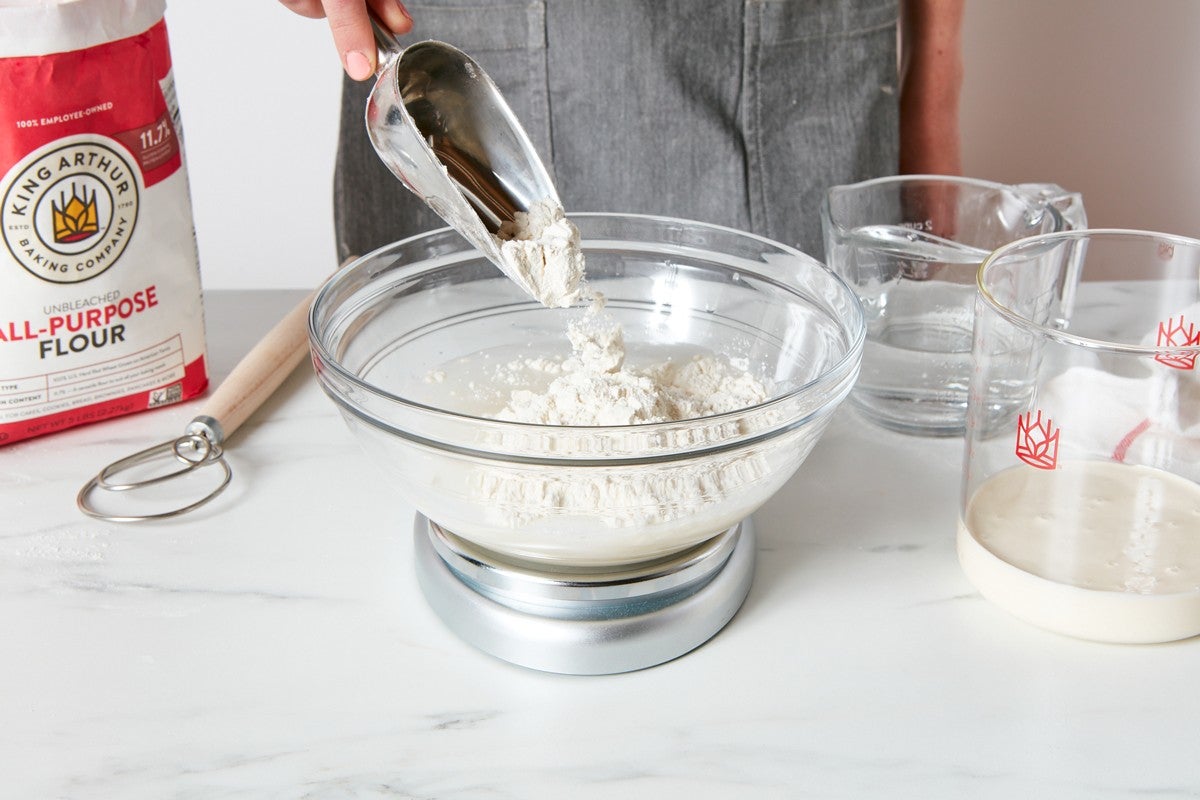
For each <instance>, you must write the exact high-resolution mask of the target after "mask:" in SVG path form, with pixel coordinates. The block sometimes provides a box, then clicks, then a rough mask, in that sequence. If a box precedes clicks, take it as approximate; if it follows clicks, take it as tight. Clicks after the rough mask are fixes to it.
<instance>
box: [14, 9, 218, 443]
mask: <svg viewBox="0 0 1200 800" xmlns="http://www.w3.org/2000/svg"><path fill="white" fill-rule="evenodd" d="M164 10H165V2H164V0H0V175H2V176H3V179H0V201H2V202H0V239H2V240H3V241H2V242H0V445H5V444H11V443H13V442H16V441H20V440H22V439H26V438H29V437H31V436H38V435H40V434H44V433H51V432H54V431H59V430H63V429H65V428H69V427H72V426H74V425H81V424H84V423H87V422H95V421H97V420H101V419H106V418H108V417H114V416H117V415H120V414H129V413H132V412H135V411H142V410H144V409H148V408H156V407H158V406H163V405H167V404H169V403H176V402H179V401H180V400H184V399H186V398H188V397H191V396H193V395H195V394H198V393H199V392H201V391H203V389H204V387H205V386H206V385H207V383H208V375H207V371H206V368H205V357H204V355H205V353H204V313H203V307H202V305H201V295H200V273H199V265H198V263H197V257H196V238H195V229H194V227H193V223H192V206H191V199H190V197H189V194H188V180H187V172H186V168H185V164H184V158H183V145H182V142H181V140H180V128H179V107H178V104H177V102H176V99H175V87H174V79H173V77H172V74H171V57H170V51H169V48H168V43H167V29H166V24H165V22H164V21H163V12H164Z"/></svg>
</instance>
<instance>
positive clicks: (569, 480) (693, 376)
mask: <svg viewBox="0 0 1200 800" xmlns="http://www.w3.org/2000/svg"><path fill="white" fill-rule="evenodd" d="M500 238H501V239H502V240H503V241H502V245H501V251H502V253H503V254H504V256H505V258H506V260H508V262H509V265H510V266H511V267H513V268H514V270H515V271H516V272H517V273H518V274H519V275H521V276H522V277H523V278H525V279H526V280H527V282H528V284H529V286H530V287H531V288H532V289H533V293H534V295H535V297H537V299H538V300H539V301H540V302H542V303H543V304H544V305H547V306H552V307H565V306H570V305H573V304H574V303H576V302H578V301H580V300H584V299H590V300H591V304H590V306H589V307H588V308H587V309H586V310H585V311H583V313H582V315H581V316H580V317H579V318H577V319H576V320H574V321H572V322H571V323H569V324H568V326H567V331H566V337H567V339H568V340H569V341H570V344H571V353H570V355H566V356H547V355H540V354H539V355H536V356H534V357H531V358H517V359H511V360H508V361H505V362H504V363H501V364H497V365H495V366H494V368H493V369H492V371H491V373H490V377H489V378H488V379H487V380H486V381H485V383H486V384H488V386H487V389H488V390H495V389H502V387H513V386H522V385H525V384H528V383H529V376H531V375H536V376H538V378H539V379H540V380H539V381H535V383H538V384H539V385H537V386H536V387H534V388H516V389H510V390H508V392H507V397H506V398H504V399H503V400H502V402H503V407H502V408H499V409H498V410H496V411H494V412H492V413H488V414H487V416H492V417H494V418H496V419H500V420H506V421H512V422H520V423H525V424H533V425H554V426H576V427H577V426H628V425H641V424H647V423H663V422H678V421H682V420H691V419H697V418H702V417H711V416H714V415H721V414H727V413H729V412H733V411H737V410H739V409H744V408H748V407H751V406H754V405H757V404H759V403H762V402H764V401H765V400H767V399H768V397H769V394H768V391H767V388H766V386H764V385H763V383H762V382H761V381H759V380H758V379H757V378H755V377H754V376H753V375H751V374H750V373H749V372H747V371H746V370H745V369H739V368H737V367H735V366H734V365H733V364H732V363H730V362H729V361H728V360H727V359H724V358H721V357H719V356H717V355H715V354H709V353H697V354H693V352H692V351H690V350H688V351H684V350H682V349H681V350H680V352H679V354H678V355H676V356H675V357H665V358H658V359H656V360H653V361H650V362H649V363H645V364H640V365H636V366H635V365H630V364H628V363H626V348H625V342H624V333H623V330H622V328H621V325H620V324H619V323H618V321H617V320H616V319H615V318H614V317H613V316H612V315H611V314H609V313H608V312H607V311H606V310H605V306H604V297H603V296H602V295H600V294H599V293H598V292H593V291H591V290H590V288H589V287H588V286H587V282H586V280H585V275H584V260H583V255H582V253H581V251H580V249H579V233H578V230H577V229H576V228H575V226H574V225H572V224H571V223H570V221H569V220H567V219H566V217H565V215H564V214H563V211H562V208H561V207H559V206H557V204H555V203H553V202H552V201H543V202H542V203H538V204H535V205H534V206H533V207H532V208H531V209H530V210H529V212H528V213H527V214H519V215H518V216H517V219H516V220H515V221H514V222H513V223H511V224H510V225H506V226H505V228H503V229H502V230H501V235H500ZM447 366H449V365H447ZM445 380H446V371H445V369H443V370H438V371H436V372H435V373H430V375H429V376H427V378H426V381H427V382H428V383H442V382H444V381H445ZM470 388H471V389H474V390H475V393H478V390H479V388H481V387H478V386H476V385H475V384H474V383H472V384H471V387H470ZM743 433H745V431H744V430H742V427H741V424H740V422H739V421H738V420H733V421H722V422H720V423H719V424H713V425H703V426H697V430H695V431H693V430H689V431H688V432H687V437H688V441H687V444H688V445H691V446H697V445H699V446H701V447H702V446H703V445H705V444H709V443H711V444H717V443H720V442H721V441H725V440H728V438H730V437H737V436H740V435H742V434H743ZM709 438H711V439H712V441H711V442H710V441H707V439H709ZM547 441H548V442H551V443H552V444H548V447H553V446H555V445H557V444H558V443H556V442H554V437H553V436H550V437H548V439H547ZM689 449H690V448H689ZM548 454H549V453H548ZM768 467H769V462H768V459H767V458H766V456H765V455H764V454H763V453H762V452H760V451H757V450H753V449H752V450H749V451H743V450H735V451H733V452H730V453H725V454H721V455H713V454H711V453H709V454H700V455H697V456H694V457H692V458H690V459H686V458H681V459H669V460H658V461H655V460H649V459H648V463H647V464H645V465H632V466H629V465H627V466H619V467H613V468H598V467H588V468H570V467H568V468H562V467H550V466H532V465H514V466H512V467H509V466H507V465H502V464H501V463H500V462H491V463H486V464H479V465H478V466H477V467H476V468H475V469H474V470H473V473H472V478H471V480H470V487H471V489H470V491H471V494H472V495H473V497H474V498H475V500H476V501H477V502H478V503H479V504H480V506H481V507H483V508H485V509H486V513H487V514H488V515H489V516H491V517H493V521H494V522H495V523H497V524H498V526H499V527H502V528H507V529H510V530H511V529H514V528H521V529H526V528H527V527H528V526H530V525H531V524H534V523H540V522H550V523H552V524H553V525H554V526H556V528H555V529H556V531H558V532H559V533H560V534H561V535H564V536H565V535H568V530H569V529H570V528H571V527H572V526H570V525H569V524H567V522H566V520H567V519H568V518H577V519H580V520H588V521H589V527H590V525H594V523H595V522H596V521H597V520H599V521H600V522H601V523H602V524H603V525H604V526H605V527H607V528H610V529H612V528H624V529H627V530H628V529H633V530H636V531H637V533H636V534H633V533H632V532H631V534H630V535H633V536H635V539H633V540H630V542H635V541H636V539H637V538H638V537H641V536H644V535H648V536H651V537H652V538H653V539H655V540H656V541H658V544H660V545H662V546H665V547H678V546H684V545H686V544H688V543H691V542H694V541H698V537H699V538H703V537H704V536H705V535H708V534H714V533H716V532H718V531H719V530H721V529H722V526H726V525H729V524H732V523H734V522H736V521H737V520H738V519H740V518H741V516H742V515H744V513H746V508H747V507H751V508H752V507H753V505H757V504H758V503H759V502H761V501H762V500H764V499H765V498H766V497H767V496H769V494H770V492H772V491H774V489H775V488H777V487H775V486H773V485H771V484H772V483H773V482H772V481H771V480H769V476H770V475H771V472H772V471H771V470H770V469H768ZM760 494H761V495H762V497H759V495H760ZM749 504H753V505H749ZM581 530H582V529H581ZM527 532H528V531H527ZM659 540H661V541H659ZM594 546H595V547H596V548H598V549H597V550H596V551H595V552H597V553H599V552H600V550H603V549H604V548H609V549H617V548H621V547H626V548H633V549H637V548H638V547H644V546H645V543H644V541H643V542H641V543H639V544H637V545H633V544H630V543H629V542H625V541H624V540H613V541H609V542H605V543H604V545H603V546H601V545H600V543H598V542H596V543H594ZM631 552H632V550H631Z"/></svg>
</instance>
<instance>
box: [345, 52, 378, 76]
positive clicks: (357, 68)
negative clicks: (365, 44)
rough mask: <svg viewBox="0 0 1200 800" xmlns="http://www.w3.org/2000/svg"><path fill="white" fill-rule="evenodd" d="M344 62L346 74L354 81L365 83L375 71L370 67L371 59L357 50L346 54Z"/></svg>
mask: <svg viewBox="0 0 1200 800" xmlns="http://www.w3.org/2000/svg"><path fill="white" fill-rule="evenodd" d="M345 62H346V74H347V75H349V76H350V77H351V78H353V79H354V80H356V81H365V80H366V79H367V78H369V77H371V76H372V75H373V74H375V69H374V67H372V66H371V59H369V58H367V57H366V56H364V55H363V54H362V53H360V52H358V51H357V50H351V51H350V52H348V53H346V56H345Z"/></svg>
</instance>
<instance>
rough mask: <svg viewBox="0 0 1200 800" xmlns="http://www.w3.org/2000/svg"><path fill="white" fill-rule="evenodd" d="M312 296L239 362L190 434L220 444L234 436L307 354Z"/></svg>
mask: <svg viewBox="0 0 1200 800" xmlns="http://www.w3.org/2000/svg"><path fill="white" fill-rule="evenodd" d="M315 296H316V292H312V293H311V294H309V295H308V296H307V297H305V298H304V300H303V301H301V302H300V304H299V305H297V306H296V307H295V308H293V309H292V310H291V311H289V312H288V313H287V316H285V317H284V318H283V319H281V320H280V321H279V322H278V323H276V324H275V327H273V328H271V330H270V331H269V332H268V333H267V335H266V336H264V337H263V338H262V339H260V340H259V342H258V344H256V345H254V348H253V349H252V350H251V351H250V352H249V353H247V354H246V356H245V357H244V358H243V359H242V360H241V361H239V362H238V365H237V366H236V367H234V368H233V371H232V372H231V373H229V377H227V378H226V379H225V380H224V381H222V382H221V385H220V386H218V387H217V390H216V391H215V392H213V394H212V396H211V397H209V399H208V401H207V402H206V403H205V404H204V406H203V408H202V409H201V411H200V414H199V416H197V417H196V419H195V420H193V421H192V424H191V425H189V426H188V432H189V433H190V432H202V433H204V435H206V436H207V437H209V439H210V440H212V441H213V444H221V443H222V442H223V441H224V440H225V439H228V438H229V437H230V436H232V435H233V432H234V431H236V430H237V429H238V428H239V427H241V424H242V423H243V422H245V421H246V419H247V418H248V417H249V416H250V415H251V414H253V413H254V412H255V411H256V410H257V409H258V407H259V406H261V405H262V404H263V402H264V401H266V399H267V398H268V397H270V396H271V394H272V393H273V392H274V391H275V390H276V389H278V388H279V384H281V383H283V381H284V379H285V378H287V376H288V375H290V374H291V373H292V370H294V369H295V368H296V365H297V364H299V363H300V361H301V359H303V358H304V356H305V354H306V353H308V310H309V308H310V307H311V306H312V301H313V298H314V297H315Z"/></svg>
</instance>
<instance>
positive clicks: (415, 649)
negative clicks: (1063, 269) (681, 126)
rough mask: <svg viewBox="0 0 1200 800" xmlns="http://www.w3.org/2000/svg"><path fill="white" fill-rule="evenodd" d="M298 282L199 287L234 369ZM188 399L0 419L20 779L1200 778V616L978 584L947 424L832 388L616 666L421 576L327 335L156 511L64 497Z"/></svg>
mask: <svg viewBox="0 0 1200 800" xmlns="http://www.w3.org/2000/svg"><path fill="white" fill-rule="evenodd" d="M299 298H300V295H299V294H297V293H288V292H212V293H210V294H209V296H208V298H207V307H208V323H209V356H210V361H211V367H212V372H213V378H214V381H215V382H219V381H220V379H221V378H223V377H224V376H225V375H226V374H227V373H228V372H229V370H230V369H231V368H232V367H233V365H234V364H235V363H236V362H237V360H238V359H239V358H240V357H241V356H242V355H243V354H244V352H245V351H246V350H247V349H248V348H249V347H250V346H251V345H252V343H253V342H254V341H256V340H257V338H258V337H259V336H260V335H261V334H262V333H263V332H264V331H265V330H266V329H268V328H269V327H270V326H271V325H272V324H273V323H274V321H275V320H276V319H277V318H278V317H280V316H282V314H283V313H284V312H285V311H286V310H287V309H288V308H290V307H291V305H292V304H294V303H295V302H296V301H297V300H299ZM198 408H199V402H190V403H186V404H183V405H180V406H176V407H171V408H168V409H163V410H160V411H156V412H152V413H146V414H140V415H135V416H133V417H126V418H122V419H118V420H113V421H109V422H105V423H101V424H98V425H92V426H88V427H84V428H78V429H75V430H72V431H68V432H65V433H61V434H57V435H54V436H51V437H45V438H42V439H35V440H32V441H28V442H24V443H20V444H17V445H14V446H11V447H8V448H5V449H2V450H0V510H2V516H0V519H2V520H3V522H2V523H0V776H2V777H0V796H2V797H5V798H8V797H12V798H76V797H80V798H82V797H87V798H155V799H156V800H161V798H393V797H398V798H408V797H412V798H451V797H453V798H541V797H546V798H551V797H552V798H573V799H574V798H581V799H584V800H587V799H588V798H612V797H653V798H709V797H711V798H723V799H724V798H767V797H789V798H790V797H813V798H922V800H930V799H931V798H954V799H955V800H960V799H961V798H973V799H974V800H978V799H979V798H1014V797H1037V798H1040V797H1047V798H1056V799H1061V798H1101V799H1102V798H1108V797H1143V796H1144V797H1154V798H1156V799H1159V800H1166V799H1167V798H1200V734H1198V733H1197V721H1198V720H1200V692H1198V691H1197V690H1196V681H1197V678H1198V676H1200V641H1197V640H1192V641H1187V642H1179V643H1175V644H1170V645H1156V646H1115V645H1100V644H1092V643H1087V642H1082V641H1075V640H1072V639H1068V638H1064V637H1061V636H1057V635H1054V634H1050V633H1046V632H1043V631H1040V630H1038V629H1035V628H1032V627H1030V626H1028V625H1025V624H1023V623H1021V622H1018V621H1016V620H1014V619H1012V618H1010V617H1008V616H1007V615H1006V614H1005V613H1004V612H1002V611H1000V610H998V609H997V608H995V607H993V606H991V605H990V604H989V603H987V602H986V601H984V600H982V599H981V598H980V597H979V596H978V595H977V594H976V593H975V592H974V591H973V590H972V588H971V586H970V585H969V584H968V583H967V581H966V579H965V578H964V577H963V575H962V573H961V572H960V570H959V567H958V564H957V561H956V559H955V554H954V533H955V520H956V514H957V502H958V490H959V481H958V475H959V469H960V461H961V441H960V440H926V439H918V438H910V437H905V436H901V435H898V434H893V433H890V432H887V431H882V430H880V429H877V428H873V427H869V426H868V425H867V424H866V423H863V422H861V421H860V420H859V419H858V418H857V417H856V416H855V415H854V413H853V412H852V411H851V410H850V409H849V408H843V409H842V410H841V411H840V412H839V413H838V416H837V418H836V419H835V421H834V423H833V425H832V426H831V428H830V429H829V431H828V432H827V434H826V435H825V437H824V438H823V439H822V440H821V442H820V443H819V444H818V445H817V447H816V449H815V450H814V452H813V453H812V455H811V456H810V457H809V459H808V461H807V462H806V463H805V464H804V466H803V467H801V469H800V471H799V472H798V473H797V474H796V476H795V477H794V478H793V479H792V480H791V481H790V482H789V483H788V484H787V486H786V487H785V488H784V490H783V491H782V492H780V493H779V495H778V496H776V497H775V498H774V499H773V500H772V501H770V502H769V503H768V504H767V505H766V506H765V507H764V508H763V509H762V510H761V511H760V512H759V513H758V514H757V515H756V516H755V521H756V526H757V532H758V567H757V574H756V577H755V582H754V585H753V588H752V589H751V592H750V596H749V598H748V599H747V601H746V603H745V605H744V606H743V607H742V608H741V610H740V611H739V612H738V614H737V616H736V617H735V618H734V619H733V621H732V622H731V623H730V624H729V625H728V626H727V627H726V628H725V629H724V630H723V631H721V632H720V633H719V634H718V635H717V636H716V637H715V638H714V639H713V640H711V641H710V642H708V643H707V644H705V645H704V646H702V647H701V648H699V649H698V650H696V651H694V652H692V653H690V654H688V655H686V656H684V657H682V658H679V659H677V660H675V661H672V662H669V663H667V664H663V665H661V666H658V667H654V668H652V669H647V670H642V671H639V672H634V673H627V674H622V675H612V676H603V677H578V676H563V675H553V674H545V673H539V672H534V671H531V670H527V669H524V668H521V667H516V666H513V665H510V664H508V663H505V662H502V661H499V660H496V659H494V658H492V657H490V656H487V655H484V654H483V653H481V652H479V651H477V650H474V649H473V648H472V647H470V646H469V645H467V644H465V643H464V642H462V641H461V640H460V639H458V638H457V637H456V636H455V635H454V634H452V633H451V632H449V631H448V630H447V629H446V628H445V627H444V626H443V625H442V623H441V622H440V621H439V619H438V618H437V617H436V616H435V615H434V613H433V612H432V611H431V610H430V608H429V607H428V606H427V604H426V603H425V601H424V599H423V597H422V595H421V592H420V590H419V588H418V587H417V585H416V581H415V578H414V575H413V563H412V556H413V552H412V539H411V527H412V510H411V509H410V508H409V507H407V506H405V505H403V504H402V503H399V502H397V500H396V499H395V498H394V497H393V496H392V495H391V493H389V491H388V488H387V486H386V484H385V482H384V480H383V479H382V478H381V477H380V476H379V475H377V474H376V473H375V472H374V471H373V470H372V468H371V465H370V464H369V463H368V461H367V459H366V457H365V456H364V455H362V454H361V453H360V452H359V450H358V446H357V444H356V443H355V442H354V441H353V440H352V439H351V436H350V434H349V432H348V430H347V429H346V428H345V426H344V424H343V423H342V421H341V419H340V417H339V416H338V415H337V414H336V412H335V411H334V408H333V405H332V404H331V403H330V402H329V401H327V400H326V399H325V397H324V395H323V394H322V393H321V391H320V390H319V388H318V387H317V385H316V382H315V380H314V379H313V376H312V374H311V370H310V368H309V367H308V366H307V364H305V365H303V366H302V367H301V368H300V369H298V370H297V371H296V372H295V373H294V374H293V375H292V376H291V377H290V378H289V380H288V381H287V382H286V383H285V384H284V386H283V387H282V388H281V390H280V391H279V392H277V393H276V395H275V396H274V397H272V398H271V400H269V401H268V403H267V404H266V405H265V406H264V407H263V408H261V409H260V410H259V412H258V413H257V414H256V415H255V416H254V417H252V418H251V420H250V421H249V422H248V423H247V424H246V425H245V426H244V427H243V428H242V430H240V431H239V432H238V433H237V434H236V435H235V436H234V437H233V438H232V439H231V440H230V442H229V448H228V450H229V460H230V462H231V464H232V467H233V470H234V479H233V484H232V486H231V487H230V488H229V489H228V491H226V492H225V493H224V494H223V495H222V496H220V497H219V498H218V499H217V500H215V501H214V502H213V503H211V504H210V505H208V506H206V507H204V508H202V509H200V510H198V511H196V512H193V513H192V514H191V515H189V516H186V517H183V518H180V519H177V520H173V521H167V522H159V523H143V524H136V525H130V524H116V523H105V522H99V521H95V520H90V519H88V518H86V517H84V516H83V515H81V514H80V513H79V512H78V511H77V510H76V508H75V504H74V497H75V493H76V491H77V490H78V488H79V487H80V485H81V484H82V483H83V482H84V481H85V480H86V479H87V478H88V477H89V476H90V475H91V474H92V473H94V472H95V471H96V469H98V468H99V467H100V466H101V465H103V464H105V463H107V462H109V461H111V460H113V459H114V458H117V457H119V456H122V455H125V454H127V453H130V452H132V451H134V450H138V449H141V448H142V447H145V446H147V445H148V444H151V443H153V442H156V441H160V440H162V439H165V438H169V437H171V436H174V435H176V434H177V433H178V432H179V431H181V430H182V428H183V426H184V425H185V424H186V422H187V421H188V420H189V419H191V417H192V416H194V415H195V413H196V412H197V410H198Z"/></svg>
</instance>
